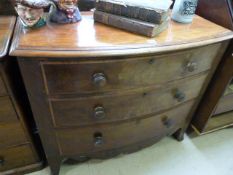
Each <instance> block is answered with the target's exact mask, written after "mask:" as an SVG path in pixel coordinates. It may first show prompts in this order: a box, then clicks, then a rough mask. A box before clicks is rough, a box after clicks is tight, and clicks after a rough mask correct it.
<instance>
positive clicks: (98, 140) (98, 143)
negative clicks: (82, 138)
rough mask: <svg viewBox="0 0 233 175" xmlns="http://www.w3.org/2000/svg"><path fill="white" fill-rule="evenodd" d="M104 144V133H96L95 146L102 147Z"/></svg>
mask: <svg viewBox="0 0 233 175" xmlns="http://www.w3.org/2000/svg"><path fill="white" fill-rule="evenodd" d="M103 143H104V140H103V135H102V133H95V134H94V145H95V146H101V145H103Z"/></svg>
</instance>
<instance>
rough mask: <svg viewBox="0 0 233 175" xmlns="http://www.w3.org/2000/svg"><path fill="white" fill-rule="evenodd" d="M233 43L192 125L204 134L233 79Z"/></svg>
mask: <svg viewBox="0 0 233 175" xmlns="http://www.w3.org/2000/svg"><path fill="white" fill-rule="evenodd" d="M232 51H233V41H231V42H230V45H229V47H228V49H227V51H226V53H225V54H224V56H223V58H222V61H221V63H220V65H219V67H218V69H217V70H216V72H215V74H214V76H213V79H212V81H211V83H210V84H209V86H208V88H207V91H206V93H205V95H204V96H203V98H202V101H201V103H200V104H199V107H198V109H197V111H196V113H195V116H194V118H193V120H192V124H193V125H194V126H195V127H196V129H198V130H199V132H204V131H205V127H206V124H207V122H208V120H209V119H210V117H211V116H212V114H213V112H214V109H215V108H216V105H217V104H218V101H219V100H220V98H221V97H222V95H223V93H224V91H225V89H226V87H227V85H228V84H229V82H230V80H231V78H232V77H233V69H232V65H233V55H232Z"/></svg>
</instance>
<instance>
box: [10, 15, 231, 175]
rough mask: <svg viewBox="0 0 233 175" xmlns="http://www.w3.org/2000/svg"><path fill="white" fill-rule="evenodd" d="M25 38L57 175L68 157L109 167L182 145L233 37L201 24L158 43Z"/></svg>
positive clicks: (123, 38)
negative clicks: (171, 140)
mask: <svg viewBox="0 0 233 175" xmlns="http://www.w3.org/2000/svg"><path fill="white" fill-rule="evenodd" d="M82 14H83V20H82V21H81V22H79V23H76V24H69V25H56V24H52V23H50V24H47V26H45V27H43V28H40V29H37V30H32V31H26V30H25V29H23V27H22V25H21V23H20V22H19V21H18V23H17V25H16V30H15V34H14V38H13V43H12V47H11V50H10V54H11V55H12V56H17V57H18V62H19V65H20V70H21V73H22V76H23V79H24V82H25V85H26V89H27V93H28V96H29V100H30V103H31V106H32V110H33V113H34V117H35V120H36V123H37V125H38V129H39V133H40V136H41V139H42V144H43V146H44V149H45V152H46V155H47V159H48V163H49V165H50V168H51V170H52V173H53V175H57V174H59V168H60V163H61V161H62V160H63V158H72V159H81V158H85V157H90V158H105V157H111V156H114V155H117V154H119V153H129V152H133V151H136V150H138V149H141V148H143V147H145V146H148V145H151V144H153V143H155V142H157V141H158V140H160V139H161V138H163V137H165V136H167V135H173V134H174V135H175V136H176V138H177V139H178V140H182V139H183V135H184V132H185V130H186V128H187V126H188V125H189V123H190V120H191V117H192V115H193V112H194V110H195V108H196V106H197V104H198V103H199V101H200V98H201V96H202V94H203V92H204V90H205V89H206V86H207V84H208V83H209V80H210V78H211V77H212V75H213V72H214V71H215V68H216V66H217V65H218V63H219V61H220V58H221V57H222V54H223V53H224V52H225V49H226V47H227V46H228V43H229V42H228V40H229V39H231V38H232V37H233V33H232V32H231V31H230V30H227V29H225V28H223V27H221V26H218V25H216V24H214V23H211V22H209V21H207V20H205V19H203V18H201V17H199V16H196V17H195V18H194V21H193V23H192V24H187V25H183V24H178V23H175V22H172V21H171V22H170V23H169V28H168V30H166V31H164V32H163V33H161V34H160V35H159V36H157V37H156V38H146V37H143V36H139V35H135V34H132V33H128V32H126V31H123V30H119V29H116V28H112V27H109V26H106V25H103V24H100V23H94V22H93V15H92V13H91V12H89V13H82Z"/></svg>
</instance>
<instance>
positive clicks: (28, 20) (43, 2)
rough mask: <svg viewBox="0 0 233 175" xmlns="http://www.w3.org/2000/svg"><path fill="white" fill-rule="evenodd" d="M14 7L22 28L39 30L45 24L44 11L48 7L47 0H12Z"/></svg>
mask: <svg viewBox="0 0 233 175" xmlns="http://www.w3.org/2000/svg"><path fill="white" fill-rule="evenodd" d="M14 5H15V10H16V12H17V13H18V15H19V17H20V20H21V22H22V23H23V25H24V27H27V28H39V27H42V26H44V25H45V24H46V16H45V15H44V11H45V9H46V8H48V7H49V6H50V2H49V1H48V0H14Z"/></svg>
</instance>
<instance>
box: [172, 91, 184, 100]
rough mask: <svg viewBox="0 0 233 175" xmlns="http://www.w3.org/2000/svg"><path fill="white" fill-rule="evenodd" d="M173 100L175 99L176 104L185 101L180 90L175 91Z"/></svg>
mask: <svg viewBox="0 0 233 175" xmlns="http://www.w3.org/2000/svg"><path fill="white" fill-rule="evenodd" d="M174 98H175V99H177V101H178V102H182V101H184V100H185V98H186V95H185V93H184V92H181V91H180V90H178V89H177V90H176V92H175V95H174Z"/></svg>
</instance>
